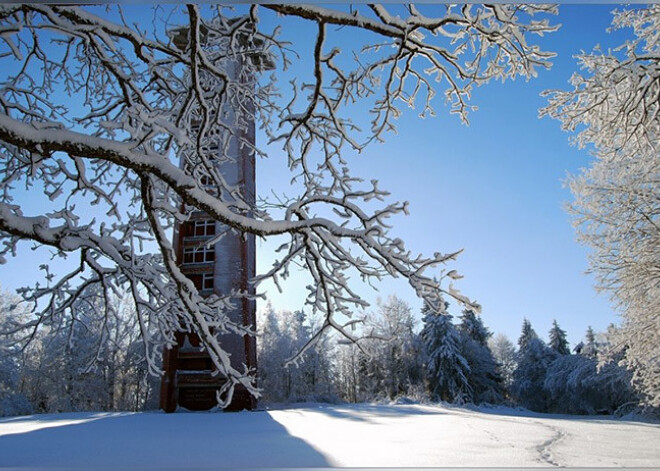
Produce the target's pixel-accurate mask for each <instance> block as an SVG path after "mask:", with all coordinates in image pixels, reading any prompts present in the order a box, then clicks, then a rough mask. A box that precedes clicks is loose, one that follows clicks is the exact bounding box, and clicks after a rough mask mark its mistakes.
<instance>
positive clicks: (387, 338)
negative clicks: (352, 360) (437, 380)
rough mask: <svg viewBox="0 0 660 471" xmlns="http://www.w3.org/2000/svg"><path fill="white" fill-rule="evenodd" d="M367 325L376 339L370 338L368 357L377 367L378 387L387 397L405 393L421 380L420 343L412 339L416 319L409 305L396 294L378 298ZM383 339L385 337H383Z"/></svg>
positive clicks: (375, 374)
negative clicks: (369, 355) (385, 298)
mask: <svg viewBox="0 0 660 471" xmlns="http://www.w3.org/2000/svg"><path fill="white" fill-rule="evenodd" d="M370 319H371V321H370V322H369V323H368V327H369V328H370V329H371V331H370V332H371V335H373V336H375V337H378V340H375V341H373V342H370V347H371V348H370V349H369V352H370V353H371V355H372V358H371V359H370V360H369V361H370V363H371V364H372V365H374V366H375V367H376V369H378V372H377V373H375V372H374V373H373V376H374V377H377V378H378V383H380V384H378V386H377V388H378V390H379V391H380V393H383V392H385V393H386V394H387V397H388V398H389V399H394V398H396V397H397V396H401V395H406V394H408V390H409V389H410V388H411V386H414V385H415V384H414V383H415V382H418V383H419V382H420V380H421V377H422V374H421V373H422V372H421V371H419V369H420V367H421V365H420V362H419V351H418V349H419V345H418V344H417V342H416V340H415V337H416V335H415V332H414V330H415V319H414V317H413V315H412V310H411V309H410V306H409V305H408V304H407V303H406V302H405V301H403V300H401V299H399V298H397V297H396V296H393V295H392V296H389V297H388V298H387V300H386V301H382V300H379V301H378V310H377V312H376V313H374V314H373V315H372V316H370ZM383 340H384V341H383Z"/></svg>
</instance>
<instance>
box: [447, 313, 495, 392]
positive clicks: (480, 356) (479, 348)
mask: <svg viewBox="0 0 660 471" xmlns="http://www.w3.org/2000/svg"><path fill="white" fill-rule="evenodd" d="M458 330H459V332H460V334H461V340H462V353H463V356H464V357H465V359H466V360H467V362H468V366H469V367H470V373H469V376H468V383H469V385H470V389H471V390H472V401H473V402H474V403H477V404H479V403H482V402H488V403H492V404H495V403H499V402H501V401H502V398H503V392H504V391H503V388H502V378H501V376H500V375H499V372H498V371H497V369H498V368H497V366H498V365H497V362H496V361H495V358H494V357H493V353H492V352H491V351H490V349H489V348H488V339H489V338H490V336H491V333H490V332H489V331H488V329H487V328H486V327H485V326H484V324H483V321H482V320H481V317H479V316H477V315H476V314H475V312H474V311H472V310H471V309H466V310H464V311H463V314H462V316H461V323H460V324H459V326H458Z"/></svg>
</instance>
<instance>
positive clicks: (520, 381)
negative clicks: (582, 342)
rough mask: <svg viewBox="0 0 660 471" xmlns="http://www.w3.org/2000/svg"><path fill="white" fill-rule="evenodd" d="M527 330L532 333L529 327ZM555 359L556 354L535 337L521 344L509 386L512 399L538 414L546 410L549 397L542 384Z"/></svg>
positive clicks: (548, 404) (530, 337)
mask: <svg viewBox="0 0 660 471" xmlns="http://www.w3.org/2000/svg"><path fill="white" fill-rule="evenodd" d="M526 324H528V323H526ZM529 328H530V331H531V332H533V331H532V330H531V325H529ZM556 357H557V354H556V353H554V352H553V351H551V350H550V349H549V348H548V347H547V346H546V345H545V344H544V343H543V341H542V340H541V339H539V338H538V337H536V336H533V335H532V336H529V340H527V341H526V342H524V343H523V346H522V347H521V348H520V350H519V351H518V356H517V367H516V370H515V371H514V372H513V383H512V385H511V395H512V397H513V398H514V399H515V400H516V401H518V402H519V403H520V404H521V405H522V406H524V407H527V408H528V409H531V410H535V411H538V412H544V411H547V410H548V407H549V406H550V397H549V394H548V392H547V390H546V389H544V383H545V377H546V373H547V371H548V368H549V366H550V364H551V363H552V362H553V361H554V360H555V358H556Z"/></svg>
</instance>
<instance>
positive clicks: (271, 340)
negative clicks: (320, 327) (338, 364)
mask: <svg viewBox="0 0 660 471" xmlns="http://www.w3.org/2000/svg"><path fill="white" fill-rule="evenodd" d="M313 322H314V320H313V319H310V318H309V317H308V315H307V314H306V313H305V312H304V311H295V312H290V311H275V310H274V309H273V307H272V305H271V304H270V303H269V304H268V305H267V307H266V309H265V310H264V312H263V313H260V315H259V321H258V323H257V325H258V327H259V332H258V334H259V342H257V355H258V364H259V385H260V387H261V388H262V389H263V399H264V400H265V401H267V402H298V401H314V400H330V399H331V398H333V397H335V396H336V393H335V390H334V388H335V385H334V382H333V379H332V378H333V373H334V371H333V368H332V365H331V360H330V352H329V349H328V342H327V339H325V338H323V339H319V340H318V341H317V342H315V343H314V345H313V346H312V347H311V348H308V349H306V351H305V353H304V354H303V355H302V356H297V353H298V352H299V351H300V350H301V349H302V348H303V345H304V344H305V343H306V342H307V341H308V340H309V337H310V335H311V334H310V331H311V330H312V329H313V328H314V326H313Z"/></svg>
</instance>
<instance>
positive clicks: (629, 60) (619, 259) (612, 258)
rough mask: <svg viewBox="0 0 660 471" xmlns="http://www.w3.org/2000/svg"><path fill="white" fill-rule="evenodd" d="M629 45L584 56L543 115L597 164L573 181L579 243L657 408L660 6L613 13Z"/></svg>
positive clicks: (637, 378)
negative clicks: (628, 32) (618, 315)
mask: <svg viewBox="0 0 660 471" xmlns="http://www.w3.org/2000/svg"><path fill="white" fill-rule="evenodd" d="M612 27H613V29H624V28H631V29H632V33H633V34H632V38H631V39H630V40H627V41H626V42H625V43H624V44H622V45H621V46H619V47H617V48H614V49H612V50H608V51H601V50H595V51H593V52H591V53H583V54H580V55H579V56H578V61H579V66H580V69H581V72H579V73H575V74H574V75H573V77H572V78H571V85H572V89H570V90H568V91H558V90H553V91H549V92H547V93H548V94H549V104H548V106H547V107H546V108H545V109H544V110H542V114H547V115H549V116H552V117H554V118H557V119H559V120H560V121H561V122H562V126H563V128H564V129H565V130H568V131H570V132H575V131H577V134H576V136H575V142H576V143H577V144H578V146H580V147H589V148H590V149H591V150H592V154H593V155H594V160H593V161H592V162H591V165H590V166H589V167H588V168H586V169H584V170H582V172H581V173H580V174H578V175H576V176H573V177H572V178H570V179H569V182H568V184H569V186H570V188H571V191H572V192H573V195H574V198H575V199H574V202H573V204H572V205H571V207H570V212H571V213H572V214H573V216H574V217H575V218H574V224H575V226H576V228H577V231H578V237H579V240H580V241H582V242H583V243H585V244H587V245H588V246H589V247H591V248H592V249H593V251H592V254H591V256H590V264H591V270H592V271H593V272H594V273H595V274H596V276H597V280H598V287H599V288H600V289H602V290H606V291H608V292H609V293H610V294H611V295H612V299H613V300H614V301H615V303H616V304H617V306H618V307H619V309H620V310H621V311H622V313H623V315H624V323H623V330H622V332H621V333H622V335H623V337H622V341H623V342H625V344H626V345H627V347H628V348H627V350H626V358H627V361H628V363H629V365H630V366H631V367H632V368H633V370H634V374H635V381H636V384H637V385H639V386H640V387H641V388H642V391H643V393H644V396H645V398H646V402H647V404H650V405H653V406H660V363H659V362H658V358H660V288H659V286H660V272H659V271H658V260H659V259H660V185H659V184H658V178H659V177H658V176H659V175H660V36H658V30H659V29H660V6H658V5H650V6H648V7H645V8H640V7H634V8H629V9H623V10H618V11H615V13H614V20H613V23H612Z"/></svg>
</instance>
